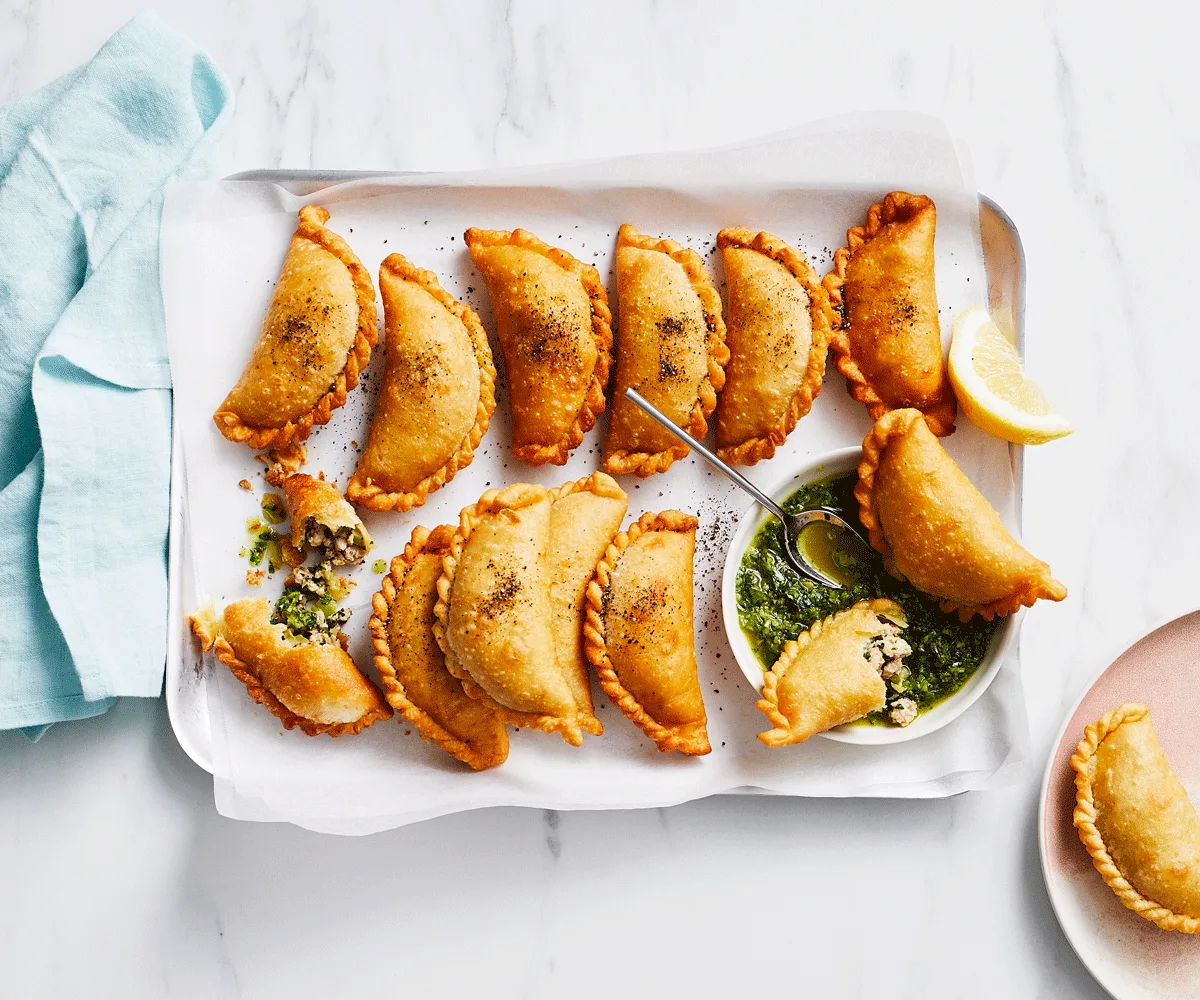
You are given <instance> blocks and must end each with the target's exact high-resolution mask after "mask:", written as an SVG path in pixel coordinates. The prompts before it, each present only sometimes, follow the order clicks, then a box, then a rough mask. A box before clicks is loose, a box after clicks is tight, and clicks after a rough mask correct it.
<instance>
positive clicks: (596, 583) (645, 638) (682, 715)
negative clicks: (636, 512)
mask: <svg viewBox="0 0 1200 1000" xmlns="http://www.w3.org/2000/svg"><path fill="white" fill-rule="evenodd" d="M697 524H698V522H697V520H696V518H695V517H693V516H692V515H691V514H683V513H681V512H680V511H677V510H667V511H663V512H662V513H661V514H653V513H646V514H643V515H642V516H641V517H640V518H639V519H638V520H637V521H636V522H634V523H633V524H632V525H630V527H629V530H628V531H622V532H621V533H620V534H618V535H617V537H616V538H615V539H614V540H613V542H612V544H611V545H609V547H608V551H607V552H606V553H605V555H604V558H603V559H601V560H600V562H599V564H598V565H597V566H596V575H595V576H594V577H593V579H592V581H591V583H589V584H588V591H587V621H586V624H585V625H584V630H583V637H584V650H585V652H586V653H587V657H588V659H589V660H590V661H591V662H592V665H593V666H594V667H595V668H596V674H597V676H598V678H599V680H600V686H601V687H602V688H603V689H604V693H605V694H607V695H608V697H609V698H610V699H611V700H612V702H613V704H614V705H616V706H617V707H618V708H619V709H620V710H621V712H622V714H624V715H625V717H626V718H628V719H629V720H630V721H631V722H633V723H634V724H635V725H636V726H638V727H639V728H640V729H641V730H642V731H643V732H644V733H645V734H646V735H647V736H649V737H650V739H652V740H653V741H654V742H655V743H656V744H657V745H658V749H659V750H660V751H662V752H664V753H665V752H667V751H670V750H678V751H680V752H681V753H685V754H688V755H690V756H701V755H703V754H706V753H709V752H710V751H711V750H712V746H711V744H710V743H709V739H708V718H707V716H706V714H705V711H704V699H703V697H702V695H701V693H700V680H699V677H698V675H697V670H696V652H695V639H694V637H693V635H692V613H693V612H692V556H693V551H694V548H695V542H696V526H697ZM658 535H661V536H673V537H681V538H682V539H683V540H684V544H683V545H674V544H673V543H671V542H666V544H663V541H665V540H660V541H659V542H653V541H651V539H654V538H655V536H658ZM632 551H638V552H639V558H638V564H637V565H636V566H634V567H629V566H628V564H626V572H625V573H622V563H623V562H625V560H626V559H628V558H629V554H630V552H632ZM610 614H612V615H614V617H615V619H616V620H615V621H614V622H612V623H610V622H609V621H608V617H609V615H610ZM622 675H624V676H622Z"/></svg>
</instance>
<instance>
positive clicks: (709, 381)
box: [604, 223, 729, 478]
mask: <svg viewBox="0 0 1200 1000" xmlns="http://www.w3.org/2000/svg"><path fill="white" fill-rule="evenodd" d="M617 294H618V299H619V303H620V310H621V312H620V335H619V337H618V342H617V377H616V389H615V390H614V395H613V407H612V416H611V418H610V420H609V425H608V434H607V436H606V437H605V440H604V469H605V471H606V472H611V473H614V474H617V475H622V474H628V473H633V474H635V475H637V476H641V477H643V478H645V477H646V476H651V475H653V474H654V473H656V472H664V471H666V470H667V469H668V468H670V467H671V464H672V463H673V462H675V461H677V460H679V459H681V458H685V457H686V456H687V453H688V449H687V446H686V445H684V444H682V443H681V442H680V441H679V439H678V438H676V437H674V436H673V435H672V434H671V433H670V432H669V431H667V430H665V429H664V428H662V427H660V426H659V425H658V424H657V423H655V422H654V421H653V420H651V419H650V417H648V416H646V415H645V414H644V413H642V411H641V410H640V409H638V407H637V406H636V405H635V404H634V403H632V402H631V401H630V400H628V399H627V398H626V397H625V390H626V389H628V388H630V387H632V388H634V389H635V390H637V391H638V392H640V393H641V394H642V395H643V396H644V397H645V398H646V399H647V400H649V401H650V402H651V403H653V404H654V405H655V406H657V407H658V409H659V410H661V411H662V412H663V413H665V414H666V415H667V416H668V417H670V418H671V419H672V420H674V421H675V422H676V423H677V424H679V426H680V427H682V428H683V429H684V430H686V431H687V432H688V433H689V434H691V435H692V437H695V438H703V437H704V436H705V435H706V434H707V433H708V418H709V417H710V416H711V415H712V412H713V410H714V409H715V408H716V405H717V393H718V392H719V391H720V390H721V388H722V387H723V386H724V385H725V365H726V363H727V362H728V361H729V348H728V347H726V346H725V321H724V320H723V319H722V317H721V297H720V296H719V295H718V294H717V290H716V289H715V288H714V287H713V283H712V279H710V278H709V276H708V272H707V271H705V269H704V261H703V260H701V258H700V255H699V254H698V253H696V252H695V251H694V250H689V249H685V248H684V247H682V246H680V245H679V244H678V243H676V242H675V241H674V240H668V239H655V238H654V237H652V236H645V235H643V234H642V233H639V232H638V231H637V230H636V229H635V228H634V227H633V226H631V225H629V224H628V223H627V224H625V225H623V226H621V229H620V231H619V232H618V233H617Z"/></svg>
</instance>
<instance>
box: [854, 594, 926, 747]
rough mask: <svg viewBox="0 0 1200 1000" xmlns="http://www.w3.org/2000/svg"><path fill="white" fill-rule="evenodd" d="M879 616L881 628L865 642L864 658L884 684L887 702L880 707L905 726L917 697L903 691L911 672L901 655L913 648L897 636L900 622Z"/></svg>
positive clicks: (915, 709)
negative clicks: (873, 636)
mask: <svg viewBox="0 0 1200 1000" xmlns="http://www.w3.org/2000/svg"><path fill="white" fill-rule="evenodd" d="M879 620H880V621H881V622H882V623H883V626H884V630H883V632H881V633H880V634H879V635H878V636H876V637H875V638H874V639H871V640H870V641H869V642H868V643H867V645H866V647H865V648H864V649H863V659H865V660H866V661H867V662H868V663H869V664H870V665H871V666H872V667H873V668H874V669H875V670H877V671H879V676H880V677H882V678H883V679H884V682H885V683H886V684H887V703H886V704H885V705H884V708H883V711H885V712H887V716H888V718H889V719H890V720H891V721H892V723H893V724H894V725H897V726H907V725H908V724H909V723H911V722H913V721H914V720H915V719H916V717H917V714H918V712H919V709H918V707H917V702H916V700H915V699H914V698H910V697H909V696H908V695H906V694H905V691H906V690H907V684H908V679H909V677H910V676H911V672H910V671H909V669H908V667H906V666H905V665H904V657H906V656H908V654H909V653H911V652H912V646H910V645H909V644H908V643H907V642H905V641H904V640H903V639H901V638H900V626H899V625H897V624H895V623H894V622H890V621H888V620H887V619H886V618H882V617H881V618H880V619H879Z"/></svg>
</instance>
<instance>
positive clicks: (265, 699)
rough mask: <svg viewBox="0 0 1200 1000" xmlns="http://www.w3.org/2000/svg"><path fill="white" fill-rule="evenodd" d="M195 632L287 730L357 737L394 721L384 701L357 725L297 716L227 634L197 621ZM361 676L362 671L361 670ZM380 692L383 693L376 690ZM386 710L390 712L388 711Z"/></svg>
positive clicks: (389, 707)
mask: <svg viewBox="0 0 1200 1000" xmlns="http://www.w3.org/2000/svg"><path fill="white" fill-rule="evenodd" d="M192 631H193V632H195V633H196V636H197V638H199V639H200V643H201V645H202V646H203V647H204V649H205V650H206V651H207V650H209V649H211V650H212V651H213V653H214V654H216V657H217V659H218V660H220V661H221V662H222V663H223V664H225V666H227V667H228V668H229V670H230V672H231V673H232V674H233V676H234V677H236V678H237V679H238V680H239V681H241V682H242V683H243V684H244V685H245V686H246V692H247V693H248V694H249V695H250V698H251V699H252V700H253V701H256V702H258V704H260V705H262V706H263V708H265V709H266V710H267V711H268V712H270V713H271V714H272V715H273V716H275V718H277V719H278V720H279V721H280V722H282V723H283V728H284V729H299V730H300V731H301V732H302V733H304V734H305V735H306V736H321V735H325V736H357V735H358V734H359V733H361V732H362V731H363V730H364V729H366V728H368V727H369V726H371V725H374V724H375V723H376V722H378V721H379V720H380V719H387V718H390V717H391V715H392V709H391V706H390V705H388V704H387V702H386V699H385V700H384V704H383V708H381V709H371V710H369V711H368V712H366V713H365V714H363V715H362V716H361V717H359V718H357V719H355V720H354V721H353V722H314V721H313V720H312V719H307V718H305V717H304V716H303V715H297V714H296V713H295V712H293V711H292V710H291V709H290V708H288V707H287V706H286V705H285V704H284V703H283V702H281V701H280V700H279V699H278V698H276V697H275V695H273V694H272V693H271V691H270V690H269V689H268V688H267V687H266V686H265V685H264V684H263V683H262V681H260V680H259V679H258V677H257V676H256V675H255V674H254V672H253V671H252V670H251V669H250V668H249V667H248V666H247V665H246V664H245V663H244V662H243V661H242V660H240V659H238V655H237V653H235V652H234V650H233V647H232V646H231V645H230V644H229V641H228V640H227V639H226V638H225V637H224V636H223V635H217V636H215V637H214V636H212V635H211V634H207V633H205V632H202V631H201V629H200V628H199V627H197V623H196V622H195V621H194V620H193V622H192ZM359 672H360V673H361V671H359ZM363 679H364V680H365V681H366V682H367V683H368V684H370V685H371V687H372V688H374V687H375V685H374V683H373V682H372V681H371V679H370V678H369V677H367V676H366V675H364V676H363ZM375 690H376V693H377V694H381V695H382V693H381V692H379V689H378V688H376V689H375ZM385 709H386V711H385Z"/></svg>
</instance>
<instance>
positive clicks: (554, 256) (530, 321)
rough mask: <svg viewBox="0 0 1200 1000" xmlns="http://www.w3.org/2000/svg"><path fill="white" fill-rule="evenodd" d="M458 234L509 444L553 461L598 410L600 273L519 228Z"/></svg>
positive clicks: (603, 354) (526, 455)
mask: <svg viewBox="0 0 1200 1000" xmlns="http://www.w3.org/2000/svg"><path fill="white" fill-rule="evenodd" d="M463 239H464V240H466V243H467V249H468V250H470V252H471V259H472V260H473V261H474V262H475V266H476V267H477V268H478V269H479V272H480V273H481V274H482V275H483V278H484V281H486V282H487V286H488V295H489V297H490V299H491V302H492V311H493V312H494V313H495V316H496V332H497V335H498V337H499V339H500V346H501V348H502V350H503V353H504V371H505V377H506V379H507V385H508V393H509V401H510V407H511V410H512V447H513V454H514V455H515V456H516V457H517V458H518V459H520V460H521V461H522V462H524V463H525V464H526V465H546V464H547V463H549V464H552V465H563V464H565V463H566V461H567V456H568V454H569V453H570V451H571V449H572V448H575V447H576V446H578V444H579V443H580V442H581V441H582V440H583V435H584V434H586V433H587V432H588V431H590V430H591V429H592V427H593V426H595V423H596V417H598V416H599V415H600V414H601V413H603V412H604V405H605V401H604V387H605V386H606V385H607V384H608V372H609V367H610V365H611V362H612V326H611V323H612V314H611V313H610V312H609V308H608V293H607V292H605V290H604V285H603V284H601V282H600V274H599V272H598V271H597V270H596V269H595V268H594V267H592V266H591V265H590V264H583V263H581V262H580V261H578V260H576V259H575V258H574V257H572V256H571V255H570V254H569V253H567V252H566V251H565V250H560V249H558V248H557V247H552V246H550V245H549V244H547V243H543V242H542V241H541V240H539V239H538V238H537V237H536V236H534V235H533V233H530V232H526V231H525V230H524V229H514V230H513V231H512V232H511V233H509V232H504V231H502V230H486V229H468V230H467V231H466V232H465V233H464V234H463Z"/></svg>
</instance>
